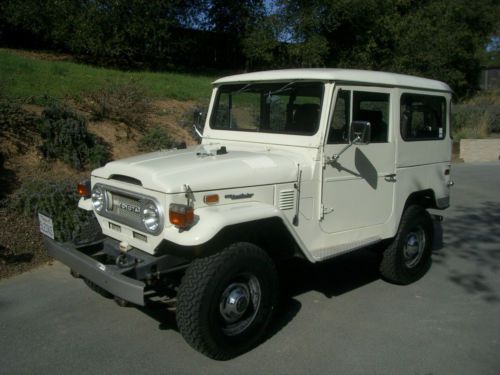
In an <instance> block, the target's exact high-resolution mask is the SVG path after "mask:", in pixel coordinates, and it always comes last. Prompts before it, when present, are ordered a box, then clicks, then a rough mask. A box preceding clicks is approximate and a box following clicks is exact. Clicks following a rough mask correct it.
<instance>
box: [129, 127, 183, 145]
mask: <svg viewBox="0 0 500 375" xmlns="http://www.w3.org/2000/svg"><path fill="white" fill-rule="evenodd" d="M138 145H139V150H141V151H158V150H166V149H169V148H174V147H177V146H178V145H177V144H176V143H175V141H174V139H173V138H172V137H171V136H170V135H169V134H168V132H167V131H166V130H165V129H163V128H161V127H159V126H155V127H153V128H151V129H149V130H148V131H147V132H146V134H144V136H143V137H142V138H141V139H140V140H139V142H138Z"/></svg>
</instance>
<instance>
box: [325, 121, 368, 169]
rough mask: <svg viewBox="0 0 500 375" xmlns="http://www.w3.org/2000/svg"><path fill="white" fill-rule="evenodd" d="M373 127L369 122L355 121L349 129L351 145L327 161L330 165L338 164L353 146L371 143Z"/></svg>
mask: <svg viewBox="0 0 500 375" xmlns="http://www.w3.org/2000/svg"><path fill="white" fill-rule="evenodd" d="M371 129H372V125H371V124H370V123H369V122H368V121H353V122H351V126H350V127H349V143H348V144H347V145H346V146H345V147H344V148H343V149H342V150H340V152H339V153H338V154H335V155H333V156H332V157H331V158H328V159H327V162H329V163H332V164H333V163H336V162H337V160H339V157H340V155H342V154H343V153H344V152H345V151H346V150H347V149H349V147H351V146H352V145H367V144H368V143H370V137H371V134H372V131H371Z"/></svg>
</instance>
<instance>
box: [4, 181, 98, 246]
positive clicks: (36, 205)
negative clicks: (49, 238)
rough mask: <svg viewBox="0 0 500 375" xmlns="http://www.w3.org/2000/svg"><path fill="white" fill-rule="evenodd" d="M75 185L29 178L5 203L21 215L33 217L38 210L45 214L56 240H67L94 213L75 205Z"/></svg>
mask: <svg viewBox="0 0 500 375" xmlns="http://www.w3.org/2000/svg"><path fill="white" fill-rule="evenodd" d="M75 187H76V182H75V181H68V180H55V181H47V180H32V181H29V182H26V183H24V184H23V185H22V187H21V188H20V189H19V190H18V191H17V192H16V193H15V194H14V195H13V196H12V197H11V199H10V200H9V206H10V208H11V209H15V210H16V211H18V212H19V213H22V214H24V215H29V216H35V215H37V213H39V212H40V213H42V214H44V215H46V216H49V217H50V218H52V221H53V224H54V234H55V238H56V240H58V241H68V240H71V239H74V238H75V237H77V236H78V234H79V233H80V231H82V230H83V229H84V226H85V225H86V223H88V222H89V220H91V219H92V218H93V215H94V214H93V212H89V211H84V210H81V209H79V208H78V207H77V204H78V196H77V194H76V188H75Z"/></svg>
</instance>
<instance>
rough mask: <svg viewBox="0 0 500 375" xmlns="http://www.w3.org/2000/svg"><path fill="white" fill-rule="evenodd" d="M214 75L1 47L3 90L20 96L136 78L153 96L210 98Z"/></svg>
mask: <svg viewBox="0 0 500 375" xmlns="http://www.w3.org/2000/svg"><path fill="white" fill-rule="evenodd" d="M215 78H216V77H214V76H205V75H190V74H180V73H153V72H126V71H120V70H115V69H105V68H96V67H91V66H88V65H83V64H77V63H73V62H66V61H46V60H37V59H32V58H28V57H23V56H18V55H16V54H14V53H12V52H10V51H7V50H4V49H0V92H3V93H4V94H5V95H8V96H11V97H18V98H32V100H33V101H34V102H39V101H43V100H45V99H44V98H47V97H49V98H50V97H53V98H75V97H78V96H79V95H81V94H83V93H85V92H87V91H92V90H95V89H96V88H99V87H103V86H106V85H109V84H121V83H123V84H125V83H127V82H130V81H134V82H136V83H138V84H140V85H142V86H143V87H144V88H145V89H146V91H147V92H148V93H150V94H151V95H152V96H153V97H156V98H159V99H164V98H172V99H177V100H196V101H200V100H201V101H206V100H208V98H209V95H210V91H211V82H212V81H214V80H215Z"/></svg>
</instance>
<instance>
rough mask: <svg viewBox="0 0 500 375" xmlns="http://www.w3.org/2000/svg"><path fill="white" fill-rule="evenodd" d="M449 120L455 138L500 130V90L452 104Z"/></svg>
mask: <svg viewBox="0 0 500 375" xmlns="http://www.w3.org/2000/svg"><path fill="white" fill-rule="evenodd" d="M451 121H452V128H453V137H454V138H455V140H459V139H462V138H486V137H488V136H489V134H490V133H495V132H500V92H499V91H497V92H489V93H482V94H480V95H478V96H476V97H474V98H472V99H470V100H467V101H464V102H462V103H459V104H456V105H454V106H453V112H452V118H451Z"/></svg>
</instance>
